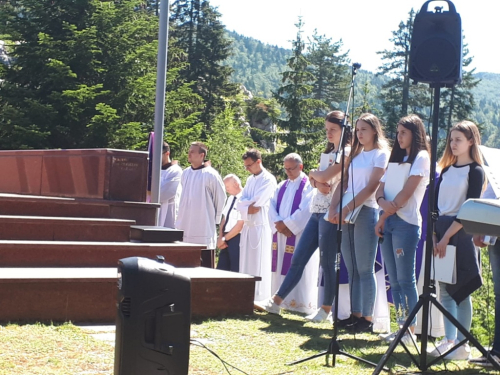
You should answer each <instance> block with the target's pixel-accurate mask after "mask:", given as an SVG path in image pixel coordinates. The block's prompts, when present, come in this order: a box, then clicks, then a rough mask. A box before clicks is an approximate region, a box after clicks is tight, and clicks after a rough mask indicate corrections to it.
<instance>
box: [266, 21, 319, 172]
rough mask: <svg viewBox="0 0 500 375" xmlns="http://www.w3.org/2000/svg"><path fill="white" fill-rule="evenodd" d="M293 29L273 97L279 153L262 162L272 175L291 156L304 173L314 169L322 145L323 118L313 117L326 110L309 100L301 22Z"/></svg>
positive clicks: (309, 81) (311, 82) (310, 81)
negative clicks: (276, 108)
mask: <svg viewBox="0 0 500 375" xmlns="http://www.w3.org/2000/svg"><path fill="white" fill-rule="evenodd" d="M296 26H297V37H296V39H295V40H294V41H293V42H292V45H293V51H292V56H291V57H290V58H289V59H288V62H287V70H286V71H284V72H283V73H282V77H283V78H282V85H281V87H279V88H278V90H277V92H276V93H275V94H274V98H275V99H276V100H277V102H278V104H280V105H281V107H282V109H283V111H284V114H283V115H284V117H282V118H279V119H277V126H278V132H277V133H275V134H274V137H275V138H276V139H277V140H278V143H279V144H278V147H279V148H280V149H279V152H277V153H276V154H274V155H272V156H271V155H270V156H268V157H267V158H266V162H267V166H268V167H269V168H271V169H272V170H274V172H275V173H276V174H277V173H278V171H280V170H281V167H282V161H283V158H284V157H285V156H286V155H287V154H289V153H291V152H296V153H298V154H299V155H300V156H301V157H302V159H303V161H304V168H305V170H309V169H312V168H313V167H316V166H317V160H318V156H319V153H320V152H321V149H322V144H323V143H324V142H322V141H323V139H324V132H323V125H324V118H323V117H317V116H316V115H315V113H318V111H320V110H325V109H327V108H328V106H327V105H326V104H325V103H324V102H323V101H321V100H318V99H314V98H312V93H313V87H314V86H313V85H314V82H315V77H314V75H313V74H312V72H311V71H310V67H311V63H310V62H309V61H308V60H307V59H306V57H305V56H304V49H305V43H304V40H303V39H302V32H303V31H302V27H303V23H302V20H301V19H299V22H298V23H297V24H296Z"/></svg>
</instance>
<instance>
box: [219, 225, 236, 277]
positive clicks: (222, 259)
mask: <svg viewBox="0 0 500 375" xmlns="http://www.w3.org/2000/svg"><path fill="white" fill-rule="evenodd" d="M217 269H219V270H225V271H233V272H239V271H240V235H239V234H238V235H236V236H234V237H233V238H231V239H230V240H228V241H227V247H226V248H225V249H222V250H221V251H220V253H219V262H218V263H217Z"/></svg>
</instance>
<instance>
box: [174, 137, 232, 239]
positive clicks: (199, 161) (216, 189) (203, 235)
mask: <svg viewBox="0 0 500 375" xmlns="http://www.w3.org/2000/svg"><path fill="white" fill-rule="evenodd" d="M206 155H207V146H205V145H204V144H203V143H201V142H193V143H192V144H191V147H189V153H188V162H189V163H190V164H191V166H190V167H188V168H186V169H184V170H183V171H182V177H181V184H182V194H181V199H180V204H179V214H178V216H177V221H176V222H175V227H176V229H181V230H183V231H184V239H183V241H184V242H190V243H195V244H203V245H206V246H207V249H215V246H216V240H217V233H216V228H215V226H216V224H219V223H220V220H221V216H222V209H223V208H224V202H225V200H226V192H225V190H224V184H223V182H222V178H221V177H220V175H219V173H218V172H217V171H216V170H215V169H213V168H212V167H211V166H209V165H208V164H205V162H204V161H205V157H206Z"/></svg>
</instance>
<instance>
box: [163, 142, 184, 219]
mask: <svg viewBox="0 0 500 375" xmlns="http://www.w3.org/2000/svg"><path fill="white" fill-rule="evenodd" d="M181 175H182V168H181V167H180V166H179V164H177V162H172V160H171V159H170V146H169V145H168V143H167V142H163V155H162V158H161V174H160V204H161V207H160V216H159V220H158V225H159V226H163V227H167V228H174V227H175V219H176V218H177V212H178V210H179V201H180V198H181V192H182V188H181V184H180V182H181Z"/></svg>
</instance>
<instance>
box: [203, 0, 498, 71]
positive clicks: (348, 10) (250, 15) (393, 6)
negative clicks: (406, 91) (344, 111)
mask: <svg viewBox="0 0 500 375" xmlns="http://www.w3.org/2000/svg"><path fill="white" fill-rule="evenodd" d="M424 3H425V1H422V0H420V1H416V0H378V1H377V0H351V1H346V0H342V1H340V0H330V1H328V0H210V4H211V5H212V6H215V7H217V8H218V10H219V12H220V13H221V14H222V17H221V21H222V23H223V24H224V25H225V26H226V27H227V29H228V30H232V31H236V32H237V33H238V34H241V35H244V36H248V37H252V38H255V39H258V40H260V41H262V42H264V43H268V44H272V45H277V46H280V47H284V48H288V49H291V46H292V45H291V41H292V40H294V39H295V37H296V35H297V28H296V27H295V24H296V23H297V21H298V18H299V16H301V17H302V20H303V22H304V24H305V25H304V33H303V36H304V37H308V36H311V35H312V34H313V31H314V29H317V30H318V33H319V34H320V35H326V36H327V37H328V38H331V39H332V41H333V42H337V41H339V40H342V42H343V51H342V52H347V51H349V58H350V59H351V62H353V63H354V62H359V63H360V64H361V69H363V70H368V71H371V72H375V71H376V70H377V68H378V67H379V66H380V65H381V60H380V57H379V55H377V51H382V50H385V49H389V50H390V49H392V44H391V42H390V41H389V39H390V38H391V37H392V31H395V30H397V29H398V26H399V23H400V22H401V21H406V20H407V18H408V13H409V11H410V10H411V9H412V8H413V9H414V10H415V11H417V10H420V9H421V8H422V6H423V5H424ZM440 3H444V2H443V1H432V3H431V6H432V8H434V6H436V5H442V4H440ZM452 3H453V4H454V5H455V8H456V10H457V12H458V13H459V14H460V17H461V19H462V29H463V35H464V36H465V43H467V44H468V47H469V56H472V57H473V58H474V59H473V62H472V64H471V67H473V68H476V72H489V73H499V74H500V48H499V47H498V45H499V44H500V28H499V23H500V21H499V20H500V0H487V1H481V0H454V1H452ZM445 9H446V7H445Z"/></svg>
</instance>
